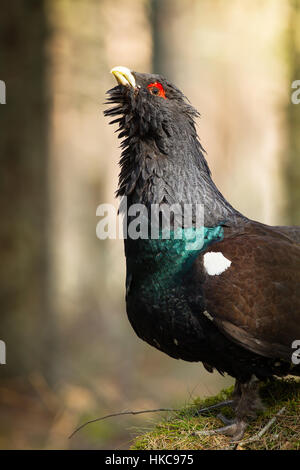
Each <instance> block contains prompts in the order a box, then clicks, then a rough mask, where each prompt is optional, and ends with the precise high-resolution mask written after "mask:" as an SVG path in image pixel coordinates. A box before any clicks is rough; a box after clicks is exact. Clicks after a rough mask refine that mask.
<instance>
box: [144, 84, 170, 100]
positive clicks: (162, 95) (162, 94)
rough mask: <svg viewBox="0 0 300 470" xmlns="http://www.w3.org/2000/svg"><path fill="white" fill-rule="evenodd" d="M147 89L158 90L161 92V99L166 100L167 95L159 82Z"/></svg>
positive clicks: (159, 94)
mask: <svg viewBox="0 0 300 470" xmlns="http://www.w3.org/2000/svg"><path fill="white" fill-rule="evenodd" d="M147 88H157V89H158V90H159V93H158V96H161V98H164V99H166V93H165V90H164V87H163V86H162V84H161V83H159V82H154V83H150V84H149V85H148V86H147Z"/></svg>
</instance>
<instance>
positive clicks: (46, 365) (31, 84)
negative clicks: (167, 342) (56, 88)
mask: <svg viewBox="0 0 300 470" xmlns="http://www.w3.org/2000/svg"><path fill="white" fill-rule="evenodd" d="M47 39H48V28H47V18H46V13H45V2H44V1H42V0H22V1H21V0H20V1H18V2H5V3H4V4H3V5H2V6H1V15H0V64H1V69H0V79H1V80H3V81H4V82H5V84H6V104H5V105H2V106H1V108H0V110H1V114H0V120H1V123H0V155H1V172H0V187H1V199H0V208H1V216H2V222H1V225H0V256H1V265H0V284H1V296H0V309H1V320H0V339H1V340H2V341H5V343H6V353H7V357H6V363H7V364H6V365H5V366H0V374H1V376H3V375H9V376H14V375H16V374H17V375H18V376H20V375H25V374H27V373H29V371H38V372H40V373H42V374H43V375H44V377H49V374H50V370H51V367H50V363H51V360H52V354H51V349H52V328H53V326H52V318H51V312H50V311H49V298H48V268H49V259H48V242H47V229H48V227H47V222H48V221H47V216H48V181H47V167H48V119H49V100H48V89H47V79H46V77H47V73H46V67H47V56H46V52H45V44H46V41H47Z"/></svg>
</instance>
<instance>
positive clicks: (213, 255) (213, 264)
mask: <svg viewBox="0 0 300 470" xmlns="http://www.w3.org/2000/svg"><path fill="white" fill-rule="evenodd" d="M203 262H204V267H205V270H206V272H207V274H209V275H210V276H218V275H219V274H221V273H223V272H224V271H226V269H228V268H229V266H230V265H231V261H230V260H229V259H227V258H225V256H224V255H223V254H222V253H221V252H220V251H218V252H215V251H209V252H208V253H205V255H204V256H203Z"/></svg>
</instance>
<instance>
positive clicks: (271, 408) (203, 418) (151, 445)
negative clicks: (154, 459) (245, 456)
mask: <svg viewBox="0 0 300 470" xmlns="http://www.w3.org/2000/svg"><path fill="white" fill-rule="evenodd" d="M231 393H232V388H229V389H227V390H223V391H222V392H221V393H220V394H219V395H217V396H215V397H210V398H207V399H204V400H200V399H196V400H194V402H193V403H192V404H191V405H189V406H187V407H184V408H182V410H180V411H179V412H174V413H172V414H169V415H168V416H167V417H166V418H165V419H164V420H163V421H161V422H160V423H158V424H157V425H156V426H155V427H154V428H153V429H152V430H150V431H148V432H146V433H144V434H142V435H139V436H138V437H136V438H135V440H134V442H133V444H132V446H131V449H135V450H162V449H167V450H213V449H238V450H244V449H253V450H254V449H256V450H261V449H264V450H280V449H281V450H292V449H293V450H300V381H297V380H294V379H285V380H279V379H276V380H272V381H270V382H269V383H267V384H265V385H263V386H262V387H261V389H260V395H261V398H262V400H263V403H264V405H265V411H263V412H262V413H260V415H259V416H258V418H257V419H256V420H255V421H253V422H251V423H250V425H249V427H248V428H247V430H246V432H245V435H244V438H243V441H246V440H248V439H249V438H252V437H253V436H256V435H257V433H258V432H259V431H260V430H261V429H262V428H263V427H264V426H265V425H266V424H267V423H268V422H269V421H270V420H271V418H272V417H274V416H275V415H276V414H277V413H278V412H279V411H280V410H281V409H282V408H283V407H285V409H284V411H283V413H282V414H281V415H280V416H276V421H275V422H274V423H273V424H272V426H271V427H270V428H269V429H268V431H267V432H266V433H265V434H264V435H263V436H262V437H261V438H259V439H258V440H255V441H254V442H249V443H243V442H241V443H239V444H232V443H230V438H228V437H226V436H223V435H219V434H216V435H211V436H199V435H195V434H194V433H195V432H197V431H201V430H210V429H215V428H218V427H220V426H222V423H221V421H220V420H219V419H218V418H217V414H218V413H220V411H222V413H223V414H224V415H225V416H228V417H231V416H232V411H231V408H230V407H224V408H222V409H220V408H219V409H217V410H213V411H210V412H209V414H206V415H198V416H196V412H197V410H199V409H200V408H204V407H207V406H210V405H213V404H216V403H218V402H220V401H224V400H227V399H230V396H231Z"/></svg>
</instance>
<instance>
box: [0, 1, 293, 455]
mask: <svg viewBox="0 0 300 470" xmlns="http://www.w3.org/2000/svg"><path fill="white" fill-rule="evenodd" d="M116 65H125V66H127V67H129V68H131V69H132V70H137V71H141V72H149V71H155V72H156V73H162V74H164V75H165V76H166V77H167V78H168V79H169V80H171V81H173V82H174V83H175V84H177V85H178V86H179V87H180V88H181V89H182V90H183V91H184V93H185V94H186V95H187V96H188V98H189V99H190V100H191V102H192V103H193V105H194V106H195V107H196V108H197V109H198V110H199V111H200V113H201V119H200V120H199V126H198V130H199V135H200V137H201V141H202V144H203V145H204V147H205V148H206V150H207V152H208V162H209V165H210V167H211V170H212V172H213V177H214V180H215V182H216V183H217V185H218V187H219V188H220V189H221V191H222V192H223V194H224V195H225V196H226V197H227V198H228V199H229V201H230V202H231V203H232V204H233V205H234V206H235V207H236V208H237V209H239V210H240V211H242V212H244V213H245V214H246V215H248V216H249V217H252V218H254V219H257V220H259V221H263V222H266V223H269V224H299V222H300V208H299V207H300V206H299V193H300V189H299V187H300V186H299V182H300V175H299V172H300V163H299V155H300V132H299V124H300V105H298V106H297V105H293V104H292V103H291V93H292V89H291V84H292V82H293V81H294V80H296V79H300V1H299V0H286V1H284V2H283V1H281V0H231V1H230V2H228V1H226V0H114V1H111V0H15V1H14V0H12V1H5V2H2V3H1V15H0V79H1V80H4V81H5V83H6V88H7V96H6V100H7V104H6V105H2V106H0V155H1V169H0V188H1V200H0V205H1V206H0V207H1V214H2V216H1V217H2V219H1V226H0V253H1V266H0V285H1V296H0V306H1V320H0V339H2V340H4V341H5V342H6V347H7V364H6V365H1V366H0V416H1V419H0V448H1V449H11V448H19V449H23V448H25V449H29V448H34V449H38V448H42V449H54V448H56V449H68V448H75V449H80V448H90V449H93V448H94V449H99V448H103V449H109V448H128V447H129V445H130V440H131V438H132V436H133V435H134V434H135V433H136V432H139V430H140V429H141V428H143V429H144V428H145V427H147V426H149V425H151V423H152V422H153V421H154V420H155V419H157V418H159V416H157V417H156V416H154V415H151V416H150V415H140V416H136V417H131V418H127V417H119V418H112V419H111V420H109V421H103V422H101V423H97V424H93V425H90V426H89V427H87V428H86V429H85V430H83V431H82V432H80V433H79V434H77V435H76V436H75V437H74V438H73V439H71V440H68V435H69V434H70V433H71V432H72V431H73V429H74V428H75V427H76V426H77V425H78V424H80V423H82V422H83V421H84V420H86V419H91V418H96V417H98V416H101V415H105V414H108V413H111V412H116V411H122V410H128V409H129V410H132V409H133V410H136V409H145V408H155V407H172V406H173V407H174V406H176V405H182V404H183V403H184V402H189V400H190V399H191V397H193V396H198V395H200V396H205V395H210V394H215V393H216V392H217V391H219V390H220V389H221V388H223V387H225V386H227V385H228V383H231V379H230V378H228V377H225V378H222V377H221V376H220V375H218V374H213V375H212V374H208V373H206V372H205V371H204V369H203V367H202V366H201V365H199V364H189V363H183V362H181V361H175V360H174V359H171V358H168V357H167V356H164V355H162V354H161V353H160V352H158V351H156V350H154V349H152V348H150V346H148V345H147V344H144V343H142V342H141V341H140V340H139V339H138V338H137V337H136V336H135V334H134V332H133V330H132V329H131V327H130V325H129V323H128V321H127V318H126V314H125V304H124V276H125V262H124V256H123V243H122V241H120V240H107V241H100V240H98V239H97V238H96V231H95V230H96V224H97V222H98V220H97V217H96V208H97V206H98V205H99V204H100V203H104V202H106V203H113V204H115V206H117V201H116V200H115V198H114V191H115V189H116V185H117V176H118V165H117V163H118V157H119V153H120V151H119V149H118V142H117V137H116V135H115V134H114V133H113V128H112V127H110V126H108V122H107V120H105V119H104V117H103V110H104V108H105V106H104V105H103V103H104V101H105V92H106V90H107V89H109V88H111V87H112V86H114V85H115V83H114V79H113V77H112V76H111V75H110V74H109V71H110V69H111V68H112V67H113V66H116Z"/></svg>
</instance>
